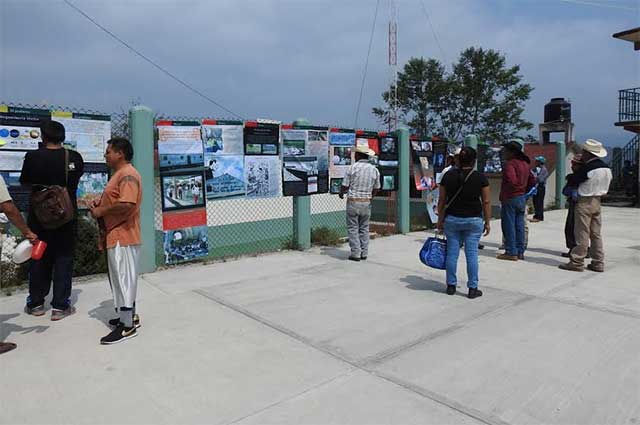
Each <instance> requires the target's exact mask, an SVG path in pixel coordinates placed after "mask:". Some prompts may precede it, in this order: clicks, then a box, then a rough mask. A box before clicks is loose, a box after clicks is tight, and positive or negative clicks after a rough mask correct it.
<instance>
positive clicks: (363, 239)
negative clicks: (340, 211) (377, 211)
mask: <svg viewBox="0 0 640 425" xmlns="http://www.w3.org/2000/svg"><path fill="white" fill-rule="evenodd" d="M370 218H371V202H353V201H347V231H348V233H349V248H351V255H352V256H353V257H360V256H362V257H366V256H367V255H368V253H369V219H370Z"/></svg>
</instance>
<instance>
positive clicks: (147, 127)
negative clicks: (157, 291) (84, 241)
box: [129, 105, 156, 273]
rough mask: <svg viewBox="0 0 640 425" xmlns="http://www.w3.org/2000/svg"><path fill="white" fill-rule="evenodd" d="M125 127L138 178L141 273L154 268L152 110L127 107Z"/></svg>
mask: <svg viewBox="0 0 640 425" xmlns="http://www.w3.org/2000/svg"><path fill="white" fill-rule="evenodd" d="M129 129H130V135H131V144H132V145H133V150H134V155H133V161H132V163H133V166H134V167H135V168H136V170H138V173H140V177H141V178H142V205H141V208H140V230H141V235H142V254H141V257H140V271H141V273H151V272H154V271H155V270H156V227H155V211H154V205H155V202H154V197H155V177H154V170H153V164H154V157H153V156H154V152H153V111H152V110H151V109H149V108H147V107H146V106H142V105H138V106H134V107H133V108H131V110H130V111H129Z"/></svg>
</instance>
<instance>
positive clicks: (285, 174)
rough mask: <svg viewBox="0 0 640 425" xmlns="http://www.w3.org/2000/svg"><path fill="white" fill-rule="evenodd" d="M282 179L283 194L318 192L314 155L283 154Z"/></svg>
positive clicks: (300, 194) (316, 163)
mask: <svg viewBox="0 0 640 425" xmlns="http://www.w3.org/2000/svg"><path fill="white" fill-rule="evenodd" d="M282 180H283V183H282V191H283V194H284V196H302V195H310V194H313V193H318V159H317V158H316V157H315V156H285V157H284V158H283V171H282Z"/></svg>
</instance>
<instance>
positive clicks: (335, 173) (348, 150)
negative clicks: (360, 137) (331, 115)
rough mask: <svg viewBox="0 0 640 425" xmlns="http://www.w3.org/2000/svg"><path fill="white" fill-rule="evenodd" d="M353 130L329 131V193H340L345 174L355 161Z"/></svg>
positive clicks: (337, 129)
mask: <svg viewBox="0 0 640 425" xmlns="http://www.w3.org/2000/svg"><path fill="white" fill-rule="evenodd" d="M355 148H356V132H355V130H347V129H339V128H332V129H331V130H330V131H329V193H334V194H336V193H340V187H341V186H342V181H343V179H344V176H345V174H346V173H347V171H348V170H349V168H350V167H351V165H352V164H353V163H354V162H355Z"/></svg>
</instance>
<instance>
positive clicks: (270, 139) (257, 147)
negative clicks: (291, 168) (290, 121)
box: [243, 121, 280, 156]
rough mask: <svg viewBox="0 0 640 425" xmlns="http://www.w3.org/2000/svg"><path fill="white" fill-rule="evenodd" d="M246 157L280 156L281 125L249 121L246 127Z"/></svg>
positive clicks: (244, 138) (244, 137)
mask: <svg viewBox="0 0 640 425" xmlns="http://www.w3.org/2000/svg"><path fill="white" fill-rule="evenodd" d="M243 140H244V154H245V155H256V156H263V155H275V156H278V155H280V149H279V146H280V125H279V124H271V123H262V122H255V121H247V122H246V123H245V125H244V136H243Z"/></svg>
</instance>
